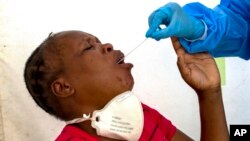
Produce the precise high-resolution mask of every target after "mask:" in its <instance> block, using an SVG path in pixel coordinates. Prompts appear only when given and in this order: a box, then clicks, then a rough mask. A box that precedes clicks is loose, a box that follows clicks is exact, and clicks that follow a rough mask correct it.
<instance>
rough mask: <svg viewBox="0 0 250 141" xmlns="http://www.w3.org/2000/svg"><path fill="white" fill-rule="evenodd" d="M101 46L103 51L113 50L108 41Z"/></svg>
mask: <svg viewBox="0 0 250 141" xmlns="http://www.w3.org/2000/svg"><path fill="white" fill-rule="evenodd" d="M102 48H103V52H104V53H109V52H111V51H113V50H114V49H113V45H112V44H110V43H106V44H103V46H102Z"/></svg>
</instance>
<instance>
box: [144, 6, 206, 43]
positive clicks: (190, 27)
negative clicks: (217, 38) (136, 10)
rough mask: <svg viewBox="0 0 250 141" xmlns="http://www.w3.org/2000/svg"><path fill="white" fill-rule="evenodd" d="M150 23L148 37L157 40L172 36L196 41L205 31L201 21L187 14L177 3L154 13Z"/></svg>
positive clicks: (149, 20) (149, 19)
mask: <svg viewBox="0 0 250 141" xmlns="http://www.w3.org/2000/svg"><path fill="white" fill-rule="evenodd" d="M148 23H149V29H148V31H147V33H146V37H151V38H153V39H156V40H160V39H163V38H168V37H170V36H176V37H184V38H186V39H188V40H195V39H198V38H200V37H201V36H202V35H203V33H204V30H205V26H204V24H203V23H202V21H201V20H198V19H196V18H195V17H192V16H189V15H188V14H186V13H185V12H184V11H183V9H182V8H181V7H180V5H178V4H177V3H168V4H166V5H165V6H163V7H160V8H159V9H157V10H156V11H154V12H153V13H152V14H151V15H150V16H149V18H148ZM160 25H165V26H166V28H164V29H161V28H160Z"/></svg>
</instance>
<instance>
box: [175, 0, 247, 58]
mask: <svg viewBox="0 0 250 141" xmlns="http://www.w3.org/2000/svg"><path fill="white" fill-rule="evenodd" d="M236 1H237V0H231V1H230V0H229V1H228V0H222V2H221V4H220V5H218V6H216V7H215V8H214V9H210V8H207V7H205V6H204V5H202V4H200V3H190V4H187V5H185V6H184V7H183V9H184V11H185V12H187V13H188V14H189V15H191V16H193V17H196V18H197V19H200V20H203V21H204V22H205V23H206V25H207V27H208V30H207V37H206V38H205V39H204V40H199V41H194V42H189V41H187V40H185V39H184V38H180V39H179V40H180V42H181V44H182V45H183V46H184V48H185V49H186V50H187V51H188V52H189V53H196V52H204V51H208V52H209V53H210V54H212V55H213V56H214V57H228V56H238V57H241V58H243V59H246V60H248V59H250V20H249V19H250V18H249V16H250V14H248V13H249V9H250V1H249V0H242V1H240V2H239V1H238V2H236Z"/></svg>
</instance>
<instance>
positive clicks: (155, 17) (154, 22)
mask: <svg viewBox="0 0 250 141" xmlns="http://www.w3.org/2000/svg"><path fill="white" fill-rule="evenodd" d="M161 23H162V18H161V17H159V13H158V10H156V11H155V12H153V13H152V14H151V15H150V16H149V18H148V25H149V29H148V31H147V33H146V37H151V35H152V33H154V32H155V31H157V28H158V27H159V25H160V24H161Z"/></svg>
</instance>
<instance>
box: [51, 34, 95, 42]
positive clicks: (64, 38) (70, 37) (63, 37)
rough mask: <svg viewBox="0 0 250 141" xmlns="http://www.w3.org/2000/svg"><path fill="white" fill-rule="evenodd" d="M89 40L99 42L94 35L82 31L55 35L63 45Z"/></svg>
mask: <svg viewBox="0 0 250 141" xmlns="http://www.w3.org/2000/svg"><path fill="white" fill-rule="evenodd" d="M88 39H96V40H99V39H97V37H95V36H94V35H91V34H89V33H86V32H82V31H64V32H61V33H58V34H56V35H55V40H56V41H57V42H61V43H66V42H68V41H71V42H77V41H79V40H80V41H87V40H88Z"/></svg>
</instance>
